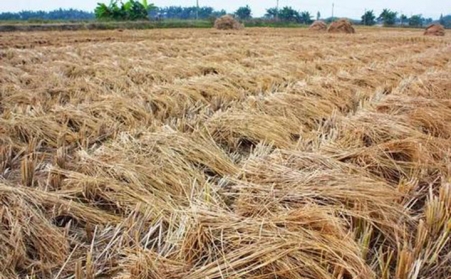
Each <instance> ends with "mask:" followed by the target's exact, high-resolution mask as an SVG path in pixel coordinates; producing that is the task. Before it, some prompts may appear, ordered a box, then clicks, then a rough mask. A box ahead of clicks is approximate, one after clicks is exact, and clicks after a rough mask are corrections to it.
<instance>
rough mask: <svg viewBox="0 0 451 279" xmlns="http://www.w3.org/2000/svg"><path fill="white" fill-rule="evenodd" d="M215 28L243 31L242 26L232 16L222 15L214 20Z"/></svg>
mask: <svg viewBox="0 0 451 279" xmlns="http://www.w3.org/2000/svg"><path fill="white" fill-rule="evenodd" d="M215 28H216V29H220V30H233V29H234V30H238V29H243V28H244V25H243V24H241V23H240V22H239V21H238V20H236V19H235V18H234V17H233V16H231V15H224V16H221V17H220V18H218V19H216V20H215Z"/></svg>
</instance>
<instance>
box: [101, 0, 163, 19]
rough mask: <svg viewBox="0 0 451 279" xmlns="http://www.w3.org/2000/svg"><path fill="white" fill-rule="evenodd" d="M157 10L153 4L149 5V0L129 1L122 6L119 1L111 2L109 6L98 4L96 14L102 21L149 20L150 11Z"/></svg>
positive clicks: (122, 3)
mask: <svg viewBox="0 0 451 279" xmlns="http://www.w3.org/2000/svg"><path fill="white" fill-rule="evenodd" d="M155 8H156V7H155V6H154V5H153V4H148V2H147V0H142V2H138V1H135V0H128V1H127V2H125V3H124V2H121V3H120V5H119V4H118V1H117V0H111V1H110V3H109V4H108V5H106V4H104V3H98V4H97V7H96V9H95V11H94V13H95V16H96V18H97V19H101V20H145V19H148V13H149V10H153V9H155Z"/></svg>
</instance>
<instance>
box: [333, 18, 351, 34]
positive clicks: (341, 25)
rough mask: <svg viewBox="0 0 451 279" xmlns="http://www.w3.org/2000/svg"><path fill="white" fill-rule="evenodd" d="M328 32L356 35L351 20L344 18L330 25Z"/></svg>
mask: <svg viewBox="0 0 451 279" xmlns="http://www.w3.org/2000/svg"><path fill="white" fill-rule="evenodd" d="M327 32H329V33H346V34H353V33H355V29H354V27H353V26H352V23H351V22H350V21H349V20H347V19H345V18H342V19H339V20H337V21H334V22H332V23H331V24H330V25H329V28H328V29H327Z"/></svg>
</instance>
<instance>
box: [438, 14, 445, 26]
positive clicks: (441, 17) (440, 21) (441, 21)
mask: <svg viewBox="0 0 451 279" xmlns="http://www.w3.org/2000/svg"><path fill="white" fill-rule="evenodd" d="M438 22H439V23H440V24H441V25H443V26H445V20H444V18H443V14H441V15H440V19H439V21H438Z"/></svg>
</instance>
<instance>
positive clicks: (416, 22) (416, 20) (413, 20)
mask: <svg viewBox="0 0 451 279" xmlns="http://www.w3.org/2000/svg"><path fill="white" fill-rule="evenodd" d="M409 26H412V27H421V26H423V17H422V16H421V15H413V16H411V17H410V18H409Z"/></svg>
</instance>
